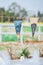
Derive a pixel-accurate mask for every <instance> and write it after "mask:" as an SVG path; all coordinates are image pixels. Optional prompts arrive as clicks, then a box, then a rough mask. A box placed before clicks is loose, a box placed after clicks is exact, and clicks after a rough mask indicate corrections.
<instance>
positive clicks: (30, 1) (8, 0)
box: [0, 0, 43, 13]
mask: <svg viewBox="0 0 43 65" xmlns="http://www.w3.org/2000/svg"><path fill="white" fill-rule="evenodd" d="M13 2H16V3H17V4H18V5H20V6H21V7H23V8H25V9H26V10H27V11H30V12H33V13H37V12H38V11H40V12H43V0H0V7H4V8H5V9H8V7H9V6H10V5H11V4H12V3H13Z"/></svg>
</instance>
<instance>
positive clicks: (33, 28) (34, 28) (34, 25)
mask: <svg viewBox="0 0 43 65" xmlns="http://www.w3.org/2000/svg"><path fill="white" fill-rule="evenodd" d="M31 29H32V37H34V34H35V30H36V24H35V23H34V24H31Z"/></svg>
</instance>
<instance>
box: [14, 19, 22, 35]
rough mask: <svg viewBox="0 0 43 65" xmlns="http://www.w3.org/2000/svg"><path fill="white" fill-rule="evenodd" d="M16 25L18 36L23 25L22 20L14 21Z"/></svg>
mask: <svg viewBox="0 0 43 65" xmlns="http://www.w3.org/2000/svg"><path fill="white" fill-rule="evenodd" d="M14 25H15V30H16V34H18V33H20V31H21V25H22V19H17V20H14Z"/></svg>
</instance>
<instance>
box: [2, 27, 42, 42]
mask: <svg viewBox="0 0 43 65" xmlns="http://www.w3.org/2000/svg"><path fill="white" fill-rule="evenodd" d="M2 30H3V31H6V29H4V28H3V29H2ZM31 31H32V30H31V27H29V26H23V32H31ZM36 32H38V27H37V28H36ZM41 32H43V26H41ZM23 39H27V38H26V37H23ZM7 41H18V38H17V36H16V35H9V34H8V35H5V34H4V35H2V42H7Z"/></svg>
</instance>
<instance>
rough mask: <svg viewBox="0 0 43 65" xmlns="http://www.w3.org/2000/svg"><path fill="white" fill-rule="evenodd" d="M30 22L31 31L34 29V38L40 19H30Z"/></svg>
mask: <svg viewBox="0 0 43 65" xmlns="http://www.w3.org/2000/svg"><path fill="white" fill-rule="evenodd" d="M30 22H31V29H32V37H34V34H35V30H36V26H37V22H38V17H32V18H30Z"/></svg>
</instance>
